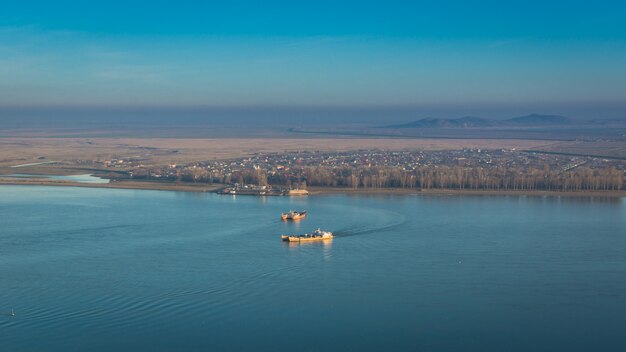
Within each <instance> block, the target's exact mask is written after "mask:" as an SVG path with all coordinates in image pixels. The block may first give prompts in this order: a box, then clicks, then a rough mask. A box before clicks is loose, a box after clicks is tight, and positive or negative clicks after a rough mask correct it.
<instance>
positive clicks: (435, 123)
mask: <svg viewBox="0 0 626 352" xmlns="http://www.w3.org/2000/svg"><path fill="white" fill-rule="evenodd" d="M499 123H500V121H497V120H489V119H483V118H481V117H474V116H464V117H460V118H457V119H437V118H431V117H427V118H423V119H421V120H417V121H413V122H409V123H405V124H399V125H388V126H382V127H383V128H475V127H492V126H496V125H498V124H499Z"/></svg>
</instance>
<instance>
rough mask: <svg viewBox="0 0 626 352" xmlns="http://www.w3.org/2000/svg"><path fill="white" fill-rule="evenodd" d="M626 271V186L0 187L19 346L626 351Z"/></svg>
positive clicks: (9, 336) (3, 248)
mask: <svg viewBox="0 0 626 352" xmlns="http://www.w3.org/2000/svg"><path fill="white" fill-rule="evenodd" d="M290 209H295V210H307V211H308V216H307V218H306V219H305V220H302V221H300V222H297V223H285V222H281V221H280V212H281V211H287V210H290ZM318 227H320V228H322V229H326V230H331V231H334V232H335V234H336V237H335V239H334V240H332V241H330V242H323V243H308V244H302V245H290V244H287V243H283V242H281V241H280V235H281V234H288V233H303V232H307V231H310V230H313V229H315V228H318ZM625 277H626V198H596V197H581V198H577V197H529V196H493V197H492V196H410V195H404V196H402V195H320V196H316V197H308V198H306V197H304V198H289V197H267V198H260V197H241V196H239V197H237V196H220V195H216V194H209V193H182V192H166V191H138V190H121V189H91V188H73V187H39V186H0V280H1V282H0V334H1V335H0V336H2V341H3V342H2V344H3V347H4V348H6V350H7V351H9V350H10V351H38V350H45V351H68V350H89V351H111V350H133V351H172V350H177V351H207V350H218V351H247V350H254V351H294V350H306V351H346V350H361V351H381V350H393V351H407V350H428V351H460V350H463V351H590V350H602V351H624V350H626V336H624V334H623V327H624V326H626V280H624V278H625ZM11 309H14V311H15V314H16V316H15V317H12V316H9V315H7V314H8V313H10V312H11ZM2 314H4V315H2Z"/></svg>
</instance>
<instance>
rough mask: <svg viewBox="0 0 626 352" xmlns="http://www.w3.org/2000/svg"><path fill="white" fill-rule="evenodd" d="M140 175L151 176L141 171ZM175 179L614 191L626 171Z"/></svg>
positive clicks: (202, 173)
mask: <svg viewBox="0 0 626 352" xmlns="http://www.w3.org/2000/svg"><path fill="white" fill-rule="evenodd" d="M133 177H135V178H150V172H149V171H146V170H144V171H141V170H139V171H136V172H135V173H134V175H133ZM169 178H170V179H174V180H179V181H186V182H202V183H225V184H230V183H235V182H237V183H240V184H256V185H276V186H285V187H290V186H294V185H298V186H300V187H301V186H302V185H309V186H322V187H349V188H423V189H460V190H463V189H468V190H520V191H523V190H548V191H614V190H621V189H623V188H624V172H623V171H622V170H617V169H615V168H589V167H578V168H575V169H572V170H568V171H558V170H551V169H549V168H548V167H544V168H532V167H529V168H524V169H522V168H505V167H493V168H482V167H473V168H468V167H463V166H433V165H430V166H422V167H419V168H417V169H415V170H404V169H402V168H397V167H348V166H346V167H339V168H337V167H330V166H317V167H302V168H296V169H292V170H291V171H290V172H289V173H286V172H278V171H276V170H270V171H269V172H268V170H264V169H245V170H242V171H237V172H233V173H222V172H219V171H209V170H207V169H203V168H186V169H179V170H177V171H176V173H175V174H173V175H170V176H169Z"/></svg>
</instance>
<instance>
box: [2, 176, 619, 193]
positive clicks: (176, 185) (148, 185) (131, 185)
mask: <svg viewBox="0 0 626 352" xmlns="http://www.w3.org/2000/svg"><path fill="white" fill-rule="evenodd" d="M0 185H19V186H23V185H33V186H60V187H91V188H118V189H137V190H157V191H179V192H215V191H218V190H220V189H222V188H224V187H225V186H226V185H222V184H212V185H207V184H197V183H187V182H163V181H160V182H159V181H111V182H110V183H80V182H70V181H57V180H45V179H23V180H21V179H11V180H8V179H6V180H0ZM308 190H309V195H311V196H315V195H323V194H364V195H375V194H378V195H436V196H449V195H488V196H566V197H567V196H571V197H626V191H581V192H561V191H527V190H525V191H486V190H448V189H428V190H419V189H410V188H378V189H364V188H357V189H354V188H342V187H309V188H308Z"/></svg>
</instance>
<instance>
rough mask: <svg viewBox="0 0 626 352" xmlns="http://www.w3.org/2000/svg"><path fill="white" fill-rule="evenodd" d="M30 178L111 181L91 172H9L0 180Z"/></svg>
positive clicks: (91, 181)
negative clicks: (48, 173)
mask: <svg viewBox="0 0 626 352" xmlns="http://www.w3.org/2000/svg"><path fill="white" fill-rule="evenodd" d="M3 179H4V180H28V179H46V180H51V181H69V182H78V183H97V184H103V183H109V182H110V180H109V179H106V178H101V177H97V176H94V175H91V174H82V175H33V174H9V175H0V180H3Z"/></svg>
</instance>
